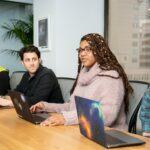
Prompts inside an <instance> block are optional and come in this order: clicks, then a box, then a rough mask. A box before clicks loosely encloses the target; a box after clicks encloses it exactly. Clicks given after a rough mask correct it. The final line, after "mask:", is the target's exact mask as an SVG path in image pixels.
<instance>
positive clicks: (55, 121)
mask: <svg viewBox="0 0 150 150" xmlns="http://www.w3.org/2000/svg"><path fill="white" fill-rule="evenodd" d="M64 123H65V118H64V116H63V115H62V114H53V115H51V116H50V117H49V118H48V119H46V120H45V121H43V122H42V123H41V124H40V125H42V126H58V125H64Z"/></svg>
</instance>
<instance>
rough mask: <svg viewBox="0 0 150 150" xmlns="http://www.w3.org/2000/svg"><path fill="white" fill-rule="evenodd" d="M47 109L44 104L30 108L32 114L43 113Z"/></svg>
mask: <svg viewBox="0 0 150 150" xmlns="http://www.w3.org/2000/svg"><path fill="white" fill-rule="evenodd" d="M44 108H45V106H44V104H43V103H42V102H39V103H36V104H35V105H32V106H31V107H30V111H31V113H35V112H40V111H43V110H44Z"/></svg>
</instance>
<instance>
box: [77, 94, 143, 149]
mask: <svg viewBox="0 0 150 150" xmlns="http://www.w3.org/2000/svg"><path fill="white" fill-rule="evenodd" d="M75 103H76V108H77V114H78V119H79V127H80V132H81V134H82V135H84V136H85V137H87V138H89V139H91V140H93V141H95V142H96V143H98V144H100V145H102V146H104V147H106V148H113V147H121V146H129V145H140V144H144V143H145V142H144V141H142V140H140V139H138V138H135V137H132V136H130V135H128V134H126V133H124V132H121V131H118V130H114V129H112V130H105V128H104V121H103V114H102V105H101V104H100V103H99V102H98V101H94V100H90V99H86V98H83V97H78V96H75Z"/></svg>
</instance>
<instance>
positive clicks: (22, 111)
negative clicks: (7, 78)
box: [8, 90, 48, 124]
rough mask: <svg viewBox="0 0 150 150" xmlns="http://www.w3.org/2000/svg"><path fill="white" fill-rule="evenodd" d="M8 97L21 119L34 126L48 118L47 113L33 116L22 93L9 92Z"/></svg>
mask: <svg viewBox="0 0 150 150" xmlns="http://www.w3.org/2000/svg"><path fill="white" fill-rule="evenodd" d="M8 95H9V96H10V97H11V99H12V102H13V104H14V108H15V110H16V113H17V114H18V116H19V117H20V118H22V119H25V120H27V121H29V122H31V123H34V124H39V123H41V122H42V121H44V120H45V119H46V118H48V114H47V113H46V112H43V113H35V114H32V113H31V111H30V107H29V105H28V103H27V101H26V99H25V96H24V95H23V94H22V93H20V92H16V91H13V90H8Z"/></svg>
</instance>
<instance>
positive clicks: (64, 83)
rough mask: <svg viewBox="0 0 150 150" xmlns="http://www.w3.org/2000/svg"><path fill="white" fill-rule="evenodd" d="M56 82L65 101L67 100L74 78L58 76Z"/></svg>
mask: <svg viewBox="0 0 150 150" xmlns="http://www.w3.org/2000/svg"><path fill="white" fill-rule="evenodd" d="M57 79H58V82H59V85H60V88H61V91H62V95H63V98H64V101H65V102H68V101H69V97H70V90H71V88H72V86H73V83H74V81H75V79H74V78H65V77H58V78H57Z"/></svg>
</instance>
